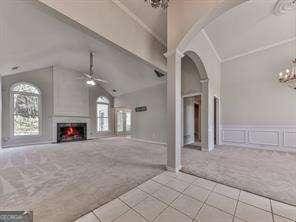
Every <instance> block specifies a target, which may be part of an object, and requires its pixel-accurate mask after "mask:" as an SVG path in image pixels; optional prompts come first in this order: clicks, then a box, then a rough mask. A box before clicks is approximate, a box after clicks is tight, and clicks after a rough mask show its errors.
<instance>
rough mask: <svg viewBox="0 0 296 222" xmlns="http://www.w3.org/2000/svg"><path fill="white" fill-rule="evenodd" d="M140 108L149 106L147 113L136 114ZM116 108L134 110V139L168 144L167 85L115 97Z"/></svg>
mask: <svg viewBox="0 0 296 222" xmlns="http://www.w3.org/2000/svg"><path fill="white" fill-rule="evenodd" d="M138 106H147V111H145V112H135V108H136V107H138ZM115 107H125V108H129V109H131V110H132V132H131V133H132V137H133V138H136V139H142V140H149V141H154V142H160V143H166V142H167V141H166V138H167V128H166V84H165V83H164V84H159V85H156V86H153V87H149V88H145V89H143V90H138V91H136V92H133V93H129V94H125V95H122V96H119V97H115Z"/></svg>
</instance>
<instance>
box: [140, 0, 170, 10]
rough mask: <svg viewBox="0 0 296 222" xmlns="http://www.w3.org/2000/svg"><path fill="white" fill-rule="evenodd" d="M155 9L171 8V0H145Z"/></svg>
mask: <svg viewBox="0 0 296 222" xmlns="http://www.w3.org/2000/svg"><path fill="white" fill-rule="evenodd" d="M145 2H147V3H148V4H149V5H151V7H153V8H159V7H161V8H163V9H166V8H167V7H168V6H169V0H145Z"/></svg>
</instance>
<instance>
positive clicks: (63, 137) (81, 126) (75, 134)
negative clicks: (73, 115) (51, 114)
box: [57, 123, 87, 143]
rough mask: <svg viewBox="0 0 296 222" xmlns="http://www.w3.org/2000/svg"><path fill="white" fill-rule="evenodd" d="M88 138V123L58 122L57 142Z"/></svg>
mask: <svg viewBox="0 0 296 222" xmlns="http://www.w3.org/2000/svg"><path fill="white" fill-rule="evenodd" d="M86 139H87V124H86V123H57V142H58V143H62V142H72V141H82V140H86Z"/></svg>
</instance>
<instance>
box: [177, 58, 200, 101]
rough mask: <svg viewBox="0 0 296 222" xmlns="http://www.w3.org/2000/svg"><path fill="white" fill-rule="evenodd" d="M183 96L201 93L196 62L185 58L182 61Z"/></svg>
mask: <svg viewBox="0 0 296 222" xmlns="http://www.w3.org/2000/svg"><path fill="white" fill-rule="evenodd" d="M181 72H182V78H181V79H182V86H181V93H182V96H184V95H188V94H194V93H200V92H201V83H200V75H199V72H198V69H197V68H196V65H195V64H194V62H193V61H192V60H191V59H190V58H189V57H188V56H184V57H183V58H182V61H181Z"/></svg>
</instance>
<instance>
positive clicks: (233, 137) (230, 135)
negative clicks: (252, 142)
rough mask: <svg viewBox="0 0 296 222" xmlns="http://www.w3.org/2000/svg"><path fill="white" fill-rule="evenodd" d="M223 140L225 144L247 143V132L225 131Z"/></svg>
mask: <svg viewBox="0 0 296 222" xmlns="http://www.w3.org/2000/svg"><path fill="white" fill-rule="evenodd" d="M222 138H223V141H224V142H232V143H245V142H246V131H245V130H236V129H233V130H223V133H222Z"/></svg>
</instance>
